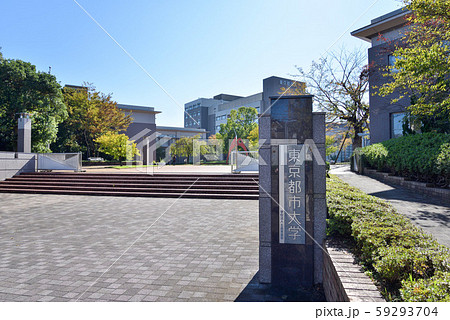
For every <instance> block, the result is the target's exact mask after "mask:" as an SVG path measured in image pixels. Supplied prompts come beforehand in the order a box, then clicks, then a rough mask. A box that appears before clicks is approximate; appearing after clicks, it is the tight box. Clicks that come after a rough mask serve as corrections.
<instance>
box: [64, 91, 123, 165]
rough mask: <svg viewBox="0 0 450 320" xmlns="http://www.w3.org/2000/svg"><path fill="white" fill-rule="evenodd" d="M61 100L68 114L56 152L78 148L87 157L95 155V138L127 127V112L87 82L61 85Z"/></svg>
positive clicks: (96, 151)
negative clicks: (81, 85) (72, 86)
mask: <svg viewBox="0 0 450 320" xmlns="http://www.w3.org/2000/svg"><path fill="white" fill-rule="evenodd" d="M64 101H65V102H66V104H67V108H68V113H69V117H68V118H67V120H66V121H64V123H62V125H61V129H60V134H59V135H58V140H57V142H56V143H55V149H57V150H58V151H59V152H69V151H70V152H75V151H81V152H83V153H85V155H86V156H87V157H90V156H97V155H98V151H99V150H98V144H97V143H96V142H95V139H97V138H99V137H100V136H102V135H104V134H106V133H108V132H113V133H118V132H120V131H124V130H126V129H127V128H128V126H129V125H130V123H131V117H130V115H125V114H124V113H123V112H122V111H120V109H119V108H118V107H117V103H116V102H115V101H113V100H112V97H111V95H106V94H103V93H101V92H98V91H96V90H95V88H94V87H93V86H92V85H90V84H85V85H84V86H83V87H80V88H77V89H73V88H64Z"/></svg>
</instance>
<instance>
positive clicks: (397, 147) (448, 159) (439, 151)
mask: <svg viewBox="0 0 450 320" xmlns="http://www.w3.org/2000/svg"><path fill="white" fill-rule="evenodd" d="M360 153H361V154H362V156H363V158H364V161H365V163H367V164H368V165H369V166H371V167H373V168H376V169H378V170H390V171H391V172H393V173H396V174H400V175H404V176H408V175H410V174H418V175H421V176H424V177H427V178H428V179H431V178H433V177H435V176H441V175H444V176H446V177H448V178H450V135H449V134H443V133H433V132H428V133H423V134H414V135H406V136H403V137H399V138H396V139H391V140H387V141H384V142H381V143H375V144H373V145H370V146H367V147H364V148H362V149H361V151H360Z"/></svg>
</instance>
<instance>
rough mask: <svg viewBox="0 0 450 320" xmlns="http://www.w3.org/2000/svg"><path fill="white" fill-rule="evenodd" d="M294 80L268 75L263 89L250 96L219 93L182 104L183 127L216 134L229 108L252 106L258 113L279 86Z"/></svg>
mask: <svg viewBox="0 0 450 320" xmlns="http://www.w3.org/2000/svg"><path fill="white" fill-rule="evenodd" d="M294 82H295V80H291V79H286V78H280V77H275V76H272V77H269V78H266V79H264V80H263V91H262V92H259V93H256V94H252V95H250V96H246V97H241V96H235V95H229V94H223V93H222V94H219V95H216V96H214V97H213V98H212V99H211V98H199V99H196V100H194V101H191V102H188V103H186V104H185V105H184V109H185V111H186V112H185V115H184V126H185V128H197V129H200V128H202V129H205V130H206V131H207V135H208V136H210V135H212V134H216V133H218V132H219V130H220V125H221V124H222V123H226V122H227V119H228V117H229V115H230V112H231V110H237V109H238V108H239V107H252V108H255V109H256V110H257V111H258V113H262V112H264V110H266V109H267V108H268V107H269V104H270V102H269V97H271V96H276V95H280V94H281V91H282V90H281V88H288V87H290V86H291V85H292V84H293V83H294Z"/></svg>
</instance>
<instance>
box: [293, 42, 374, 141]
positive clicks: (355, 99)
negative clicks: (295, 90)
mask: <svg viewBox="0 0 450 320" xmlns="http://www.w3.org/2000/svg"><path fill="white" fill-rule="evenodd" d="M365 61H366V56H365V55H364V54H363V53H362V52H361V51H359V50H357V51H353V52H347V51H345V50H341V51H340V52H338V53H331V54H329V55H328V56H327V57H325V58H321V59H320V60H319V62H314V61H313V63H312V65H311V68H310V70H309V71H308V72H303V70H302V69H299V71H300V73H301V74H302V75H303V77H304V78H305V79H306V81H307V88H308V91H309V92H310V93H311V94H314V95H315V101H316V103H317V104H318V107H319V108H320V109H321V110H323V111H325V112H327V117H328V122H342V121H345V122H346V123H347V125H348V127H349V129H350V132H351V135H352V138H353V143H352V145H353V148H354V149H356V148H357V147H361V145H362V139H361V137H360V136H359V135H358V134H359V133H362V132H363V131H364V128H365V127H367V122H368V118H369V104H368V103H367V100H366V99H367V97H366V93H367V92H368V88H369V68H368V66H367V65H366V64H365Z"/></svg>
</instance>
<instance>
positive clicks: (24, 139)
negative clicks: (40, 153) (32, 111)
mask: <svg viewBox="0 0 450 320" xmlns="http://www.w3.org/2000/svg"><path fill="white" fill-rule="evenodd" d="M17 152H25V153H31V119H30V117H29V115H28V114H27V113H20V114H19V120H18V136H17Z"/></svg>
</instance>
